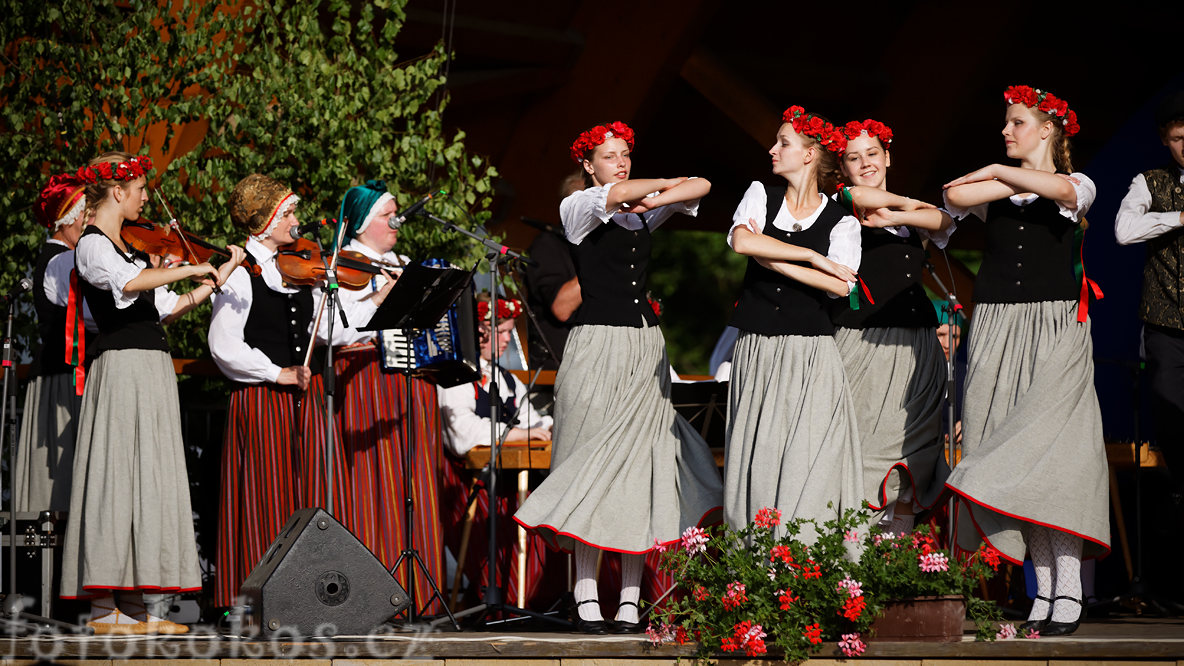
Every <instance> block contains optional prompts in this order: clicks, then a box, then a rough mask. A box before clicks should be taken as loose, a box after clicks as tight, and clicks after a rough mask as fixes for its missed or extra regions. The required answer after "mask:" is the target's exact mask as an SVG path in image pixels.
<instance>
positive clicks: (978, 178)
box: [941, 164, 999, 190]
mask: <svg viewBox="0 0 1184 666" xmlns="http://www.w3.org/2000/svg"><path fill="white" fill-rule="evenodd" d="M998 167H999V165H998V164H988V165H987V166H985V167H983V168H981V169H979V170H977V171H971V172H970V173H968V174H966V175H965V176H962V177H961V178H955V179H954V180H951V181H950V182H948V183H946V184H945V185H942V186H941V187H942V189H943V190H948V189H950V188H951V187H957V186H959V185H966V184H968V183H981V182H984V181H988V180H996V179H997V178H998V177H999V174H998Z"/></svg>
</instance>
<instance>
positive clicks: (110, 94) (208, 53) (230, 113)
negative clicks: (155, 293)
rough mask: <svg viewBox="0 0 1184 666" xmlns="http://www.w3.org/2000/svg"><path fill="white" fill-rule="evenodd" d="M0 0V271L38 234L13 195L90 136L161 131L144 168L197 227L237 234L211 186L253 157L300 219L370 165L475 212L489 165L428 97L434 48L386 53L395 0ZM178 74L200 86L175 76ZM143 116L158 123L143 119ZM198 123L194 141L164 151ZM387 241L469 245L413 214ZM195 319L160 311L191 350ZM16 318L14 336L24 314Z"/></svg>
mask: <svg viewBox="0 0 1184 666" xmlns="http://www.w3.org/2000/svg"><path fill="white" fill-rule="evenodd" d="M0 2H3V6H2V7H0V10H2V11H4V12H5V15H6V20H5V21H4V24H3V31H4V32H3V44H4V53H5V55H6V56H7V58H8V59H9V60H5V61H3V65H2V66H3V68H4V71H3V73H2V75H0V76H2V79H0V81H2V84H3V91H2V92H0V98H2V99H3V100H4V104H3V111H2V112H0V144H2V145H3V150H4V154H5V155H6V156H7V158H8V161H7V170H6V173H7V175H8V176H9V180H10V181H11V184H10V185H9V186H8V187H5V188H0V211H2V212H3V217H2V218H0V219H2V220H3V222H0V224H3V225H4V231H5V233H4V234H3V235H2V236H0V256H3V257H4V258H5V261H4V262H0V263H4V264H11V265H10V266H9V267H8V268H6V269H5V270H4V272H3V275H0V289H7V288H9V287H11V285H12V284H13V283H14V282H15V281H16V280H18V279H19V278H20V277H21V276H22V271H24V270H26V267H28V266H30V265H31V263H32V261H33V258H34V257H35V256H36V253H37V251H38V250H39V247H40V245H41V243H42V242H43V241H44V234H43V232H42V231H40V230H39V229H37V228H36V227H35V226H34V222H33V220H32V216H31V214H30V211H29V209H30V207H31V205H32V203H33V201H34V200H35V199H36V196H37V192H38V191H39V189H40V188H41V187H42V186H43V185H44V183H45V181H46V180H47V179H48V177H49V175H50V174H52V173H60V172H64V171H67V170H73V169H76V168H77V167H78V166H79V165H81V164H83V163H85V162H86V161H87V160H89V159H90V158H92V157H94V156H95V155H96V154H99V153H101V152H103V151H106V150H112V149H123V150H129V149H138V151H139V152H146V150H147V148H145V147H141V142H142V141H149V140H153V141H161V140H163V144H162V145H153V146H151V149H152V151H153V154H154V155H160V154H162V153H163V154H165V155H170V156H171V157H172V161H171V162H170V163H169V164H168V165H167V168H162V169H158V170H157V171H154V172H153V174H152V181H151V183H150V184H152V185H154V186H159V187H161V188H162V189H163V190H164V192H165V193H166V194H167V195H168V197H169V199H170V201H171V202H172V204H173V206H174V209H175V212H176V213H177V215H178V216H179V217H180V218H181V221H182V223H183V224H185V225H186V227H187V228H188V229H190V230H191V231H193V232H195V233H198V234H206V235H209V236H211V237H213V238H219V239H222V238H224V239H228V240H232V241H235V242H239V243H242V242H245V240H246V239H245V238H243V235H242V234H241V232H238V231H236V230H234V229H232V227H231V224H230V219H229V215H228V212H227V210H226V196H227V195H228V193H229V191H230V189H231V188H233V187H234V185H235V183H237V182H238V181H239V180H241V179H242V178H244V177H245V176H247V175H248V174H250V173H252V172H260V173H265V174H268V175H270V176H272V177H275V178H277V179H280V180H281V181H283V182H285V183H287V184H288V185H289V186H291V187H292V188H293V189H295V190H296V191H297V192H298V193H299V194H300V196H301V199H302V202H301V205H300V208H299V210H298V215H299V216H300V217H301V219H302V220H305V221H307V220H312V219H318V218H322V217H329V218H333V217H336V216H337V211H338V205H339V203H340V201H341V197H342V196H343V195H344V193H345V191H346V190H347V189H348V188H349V187H351V186H353V185H357V184H360V183H362V182H365V181H366V180H367V179H370V178H382V179H384V180H386V182H387V184H388V186H389V187H390V188H391V190H392V191H393V193H394V194H395V196H396V199H397V200H398V202H399V204H400V205H401V206H406V205H409V204H410V203H411V202H413V201H415V200H416V199H418V198H419V197H420V196H422V195H423V194H424V193H425V192H427V191H429V190H433V189H440V188H442V189H445V190H447V191H448V192H449V195H450V196H449V198H448V199H446V200H443V201H441V202H439V203H436V202H433V203H432V204H431V206H430V207H429V209H430V210H431V212H433V213H434V214H436V215H438V216H439V217H442V218H446V219H449V220H451V221H453V222H456V223H457V224H458V225H460V226H464V227H469V228H472V227H475V226H479V225H481V224H482V223H484V222H485V221H486V220H488V218H489V215H490V214H489V212H488V210H487V209H488V207H489V204H490V202H491V198H492V190H493V188H492V184H491V179H492V177H493V176H495V175H496V172H495V171H494V170H493V168H492V167H490V166H489V164H488V162H487V161H486V160H484V159H483V158H481V157H478V156H475V155H472V154H470V153H469V152H468V150H467V149H466V148H465V145H464V134H463V133H461V132H456V133H454V134H451V135H450V134H449V133H448V132H447V131H446V130H445V128H444V124H443V120H442V117H441V114H440V113H439V111H440V110H442V109H443V108H444V106H445V105H446V104H447V96H446V95H440V94H438V91H439V88H440V86H442V85H443V84H444V78H443V73H442V72H443V69H444V65H445V64H446V62H447V59H446V56H445V53H444V51H443V48H442V47H441V46H437V47H436V48H434V49H433V50H432V51H431V52H429V53H427V54H422V55H420V56H419V57H416V58H414V59H412V60H406V61H400V59H399V56H398V53H397V50H396V48H395V47H396V43H395V41H396V37H397V35H398V31H399V28H400V27H401V26H402V24H403V21H404V19H405V14H404V11H403V7H404V4H405V0H379V1H377V2H373V3H369V4H364V5H363V6H361V7H359V8H358V9H352V10H351V5H356V3H350V2H347V1H345V0H308V1H305V2H298V1H296V0H276V1H275V2H269V3H266V4H263V5H253V4H251V3H247V4H246V5H245V6H243V7H242V8H240V9H239V10H237V11H236V13H233V14H231V13H228V12H227V10H226V9H225V8H222V7H221V5H219V3H208V2H185V3H184V4H183V6H182V7H181V8H179V9H177V8H175V7H174V3H171V2H167V1H166V0H135V1H133V2H130V3H128V2H123V3H120V4H119V5H118V6H117V5H115V4H113V3H111V2H110V0H107V1H106V2H103V1H102V0H100V1H99V2H96V3H62V4H58V5H57V6H55V7H46V6H45V4H44V3H28V2H23V1H22V0H0ZM351 12H352V13H351ZM154 22H156V23H159V24H160V26H159V27H157V26H154V25H153V23H154ZM188 26H192V28H188ZM161 31H167V40H166V39H165V38H164V36H163V35H162V34H161ZM224 36H229V39H224V38H223V37H224ZM10 61H11V62H12V63H15V66H13V65H10V64H9V62H10ZM194 84H198V85H199V86H200V88H201V90H200V91H199V94H197V95H192V94H187V93H186V92H185V91H186V88H188V87H189V86H192V85H194ZM190 92H192V91H190ZM154 123H157V125H156V127H160V126H161V125H160V124H163V126H164V127H166V128H170V129H166V130H164V131H163V132H161V131H160V130H159V129H158V130H154V131H150V129H149V128H150V126H153V124H154ZM207 124H208V129H207V130H206V132H205V134H204V138H202V139H201V141H200V142H198V143H197V145H196V146H194V147H193V148H192V149H189V150H188V152H185V153H184V154H179V155H178V154H174V153H175V152H176V149H177V147H178V145H179V144H178V142H180V141H186V142H188V143H186V144H185V146H186V147H188V146H189V145H191V142H192V140H193V137H195V136H197V135H200V134H201V129H200V128H202V127H206V126H207ZM61 132H64V134H62V133H61ZM156 205H157V204H156V202H155V198H153V201H152V202H151V203H150V204H149V206H148V207H147V208H146V209H145V215H146V216H147V217H148V218H149V219H153V220H155V219H163V218H164V217H165V214H164V213H163V211H158V210H156V209H155V208H156ZM399 251H401V252H403V253H405V254H409V255H411V256H412V257H413V258H417V259H422V258H429V257H440V258H445V259H448V260H449V261H452V262H453V263H456V264H459V265H464V266H471V265H472V264H473V263H474V262H475V261H477V260H478V259H479V257H480V256H481V252H480V250H479V249H478V248H475V247H472V246H470V245H469V244H467V243H466V242H465V241H464V239H462V238H458V237H457V235H456V234H446V233H444V232H442V231H441V230H440V229H439V228H438V227H437V226H436V225H434V224H432V223H429V222H419V221H415V222H412V223H410V224H408V225H406V226H405V227H404V228H403V233H402V235H401V238H400V246H399ZM207 326H208V313H207V312H203V311H197V312H195V313H191V314H190V315H187V316H186V317H185V318H184V319H183V320H182V321H181V322H178V323H175V324H173V325H171V327H170V341H171V342H172V343H173V346H174V353H175V354H176V355H178V356H200V355H204V354H205V342H204V334H205V329H206V327H207ZM20 327H21V332H22V334H23V335H22V337H23V338H24V339H25V340H28V339H29V337H28V336H29V334H30V333H31V332H32V328H31V322H30V321H29V320H28V319H27V318H26V319H25V320H23V321H22V322H21V325H20Z"/></svg>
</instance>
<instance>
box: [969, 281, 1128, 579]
mask: <svg viewBox="0 0 1184 666" xmlns="http://www.w3.org/2000/svg"><path fill="white" fill-rule="evenodd" d="M969 344H970V347H969V354H970V355H969V368H968V370H967V375H966V399H965V401H964V403H963V410H962V446H963V455H962V461H961V462H960V463H959V464H958V466H957V467H955V468H954V471H953V472H952V473H951V474H950V478H949V480H948V481H947V482H946V485H947V486H948V487H949V488H950V489H951V490H953V491H954V492H955V493H957V494H958V496H959V499H960V501H959V511H958V522H957V534H958V545H959V546H960V547H962V548H964V549H967V550H971V549H974V548H977V546H978V543H979V539H980V537H981V538H983V539H986V540H987V541H988V542H989V543H990V544H991V545H992V546H994V547H995V548H996V549H998V550H999V551H1000V552H1001V553H1003V555H1004V556H1006V557H1007V558H1008V559H1010V560H1012V561H1013V562H1019V561H1022V560H1023V559H1024V553H1025V552H1026V551H1027V546H1026V542H1025V536H1026V531H1027V527H1029V526H1031V525H1043V526H1045V527H1050V528H1052V529H1056V530H1060V531H1062V532H1067V533H1069V534H1073V535H1075V536H1079V537H1081V538H1082V539H1084V541H1085V548H1084V555H1085V556H1086V557H1093V556H1100V555H1104V554H1105V553H1107V552H1108V551H1109V550H1110V509H1109V498H1108V496H1109V492H1108V490H1109V486H1108V474H1107V466H1106V449H1105V446H1104V444H1103V441H1102V417H1101V412H1100V410H1099V408H1098V398H1097V395H1096V394H1095V393H1094V363H1093V339H1092V338H1091V337H1090V323H1089V322H1088V321H1086V322H1085V323H1078V321H1077V303H1076V302H1074V301H1052V302H1042V303H983V304H981V305H979V306H978V307H976V308H975V311H974V328H973V329H972V331H971V334H970V341H969Z"/></svg>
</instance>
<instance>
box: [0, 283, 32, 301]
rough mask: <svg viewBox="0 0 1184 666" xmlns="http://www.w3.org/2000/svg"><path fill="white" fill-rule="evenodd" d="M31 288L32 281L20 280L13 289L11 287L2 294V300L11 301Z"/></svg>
mask: <svg viewBox="0 0 1184 666" xmlns="http://www.w3.org/2000/svg"><path fill="white" fill-rule="evenodd" d="M32 288H33V281H32V280H30V279H29V278H27V277H26V278H21V281H20V282H18V283H17V284H16V286H15V287H13V288H12V289H11V290H10V291H9V292H8V293H7V294H4V300H6V301H11V300H12V299H14V298H16V297H18V296H20V295H21V294H23V293H25V292H26V291H28V290H30V289H32Z"/></svg>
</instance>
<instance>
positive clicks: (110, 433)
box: [62, 349, 201, 597]
mask: <svg viewBox="0 0 1184 666" xmlns="http://www.w3.org/2000/svg"><path fill="white" fill-rule="evenodd" d="M73 479H74V482H73V488H72V491H71V496H70V518H69V521H68V522H67V528H66V539H65V552H64V554H63V559H62V596H63V597H85V596H94V595H96V594H105V593H106V590H111V589H121V590H139V591H145V592H148V591H150V592H187V591H193V590H197V589H200V588H201V574H200V571H199V569H198V562H197V543H196V541H195V539H194V533H193V512H192V511H191V510H190V505H189V477H188V475H187V474H186V471H185V452H184V449H183V447H182V444H181V411H180V402H179V400H178V398H177V379H176V375H175V374H174V371H173V362H172V359H171V358H170V357H169V355H168V354H167V353H165V352H161V351H147V350H143V349H124V350H115V351H106V352H103V353H102V354H101V355H100V356H99V357H98V359H96V360H95V362H94V365H93V366H91V369H90V371H89V372H88V373H87V377H86V391H85V393H84V394H83V396H82V409H81V411H80V412H79V415H78V446H77V450H76V452H75V455H74V475H73Z"/></svg>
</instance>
